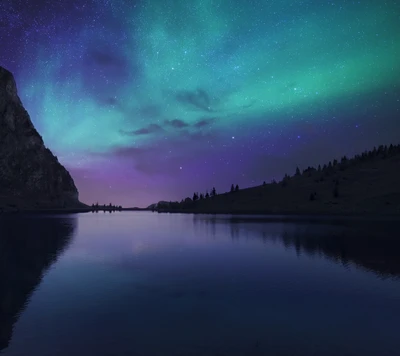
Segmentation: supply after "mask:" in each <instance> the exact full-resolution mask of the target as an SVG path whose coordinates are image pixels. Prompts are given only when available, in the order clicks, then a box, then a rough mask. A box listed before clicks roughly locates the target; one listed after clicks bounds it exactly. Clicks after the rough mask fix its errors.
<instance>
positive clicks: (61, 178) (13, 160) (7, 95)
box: [0, 67, 81, 211]
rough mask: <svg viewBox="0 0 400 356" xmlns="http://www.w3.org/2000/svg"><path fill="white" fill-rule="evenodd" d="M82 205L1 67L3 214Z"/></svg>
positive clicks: (0, 181)
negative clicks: (13, 211) (21, 210)
mask: <svg viewBox="0 0 400 356" xmlns="http://www.w3.org/2000/svg"><path fill="white" fill-rule="evenodd" d="M80 205H81V203H79V200H78V190H77V188H76V186H75V184H74V181H73V179H72V178H71V176H70V174H69V173H68V171H67V170H66V169H65V168H64V167H63V166H62V165H61V164H60V163H59V162H58V160H57V157H55V156H54V155H53V154H52V152H51V151H50V150H49V149H48V148H46V147H45V145H44V142H43V139H42V137H41V136H40V135H39V133H38V132H37V131H36V129H35V127H34V126H33V124H32V122H31V120H30V117H29V114H28V113H27V111H26V110H25V108H24V107H23V105H22V103H21V100H20V98H19V97H18V93H17V86H16V83H15V80H14V77H13V75H12V74H11V73H10V72H9V71H7V70H6V69H4V68H2V67H0V211H1V210H7V209H10V208H11V209H15V208H17V209H40V208H72V207H78V206H80Z"/></svg>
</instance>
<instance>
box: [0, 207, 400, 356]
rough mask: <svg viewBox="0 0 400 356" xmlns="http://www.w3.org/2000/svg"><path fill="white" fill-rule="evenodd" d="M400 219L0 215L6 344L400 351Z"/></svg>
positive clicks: (230, 353) (72, 348)
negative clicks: (397, 220) (398, 220)
mask: <svg viewBox="0 0 400 356" xmlns="http://www.w3.org/2000/svg"><path fill="white" fill-rule="evenodd" d="M399 231H400V224H399V222H396V221H390V220H380V221H371V220H361V219H351V218H348V219H337V218H324V219H322V218H307V219H306V218H280V217H257V216H248V217H245V216H215V215H209V216H207V215H181V214H157V213H149V212H136V213H134V212H121V213H113V214H110V213H102V212H100V213H87V214H77V215H58V216H40V215H36V216H35V215H32V216H18V215H12V216H2V217H0V277H1V280H0V283H1V284H0V355H1V356H17V355H29V356H47V355H48V356H54V355H58V356H64V355H65V356H70V355H78V356H80V355H82V356H83V355H85V356H88V355H96V356H102V355H107V356H108V355H123V356H125V355H135V356H136V355H139V356H141V355H143V356H144V355H146V356H147V355H149V356H150V355H155V356H158V355H165V356H169V355H181V356H191V355H196V356H197V355H199V356H200V355H202V356H205V355H213V356H223V355H225V356H235V355H304V356H306V355H307V356H310V355H324V356H326V355H334V356H337V355H349V356H350V355H362V356H367V355H379V356H383V355H390V356H393V355H399V354H400V240H399V239H400V232H399Z"/></svg>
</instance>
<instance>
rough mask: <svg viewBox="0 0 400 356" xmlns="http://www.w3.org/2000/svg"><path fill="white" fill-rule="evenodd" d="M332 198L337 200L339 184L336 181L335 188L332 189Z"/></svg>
mask: <svg viewBox="0 0 400 356" xmlns="http://www.w3.org/2000/svg"><path fill="white" fill-rule="evenodd" d="M333 197H334V198H339V184H338V181H336V182H335V187H334V188H333Z"/></svg>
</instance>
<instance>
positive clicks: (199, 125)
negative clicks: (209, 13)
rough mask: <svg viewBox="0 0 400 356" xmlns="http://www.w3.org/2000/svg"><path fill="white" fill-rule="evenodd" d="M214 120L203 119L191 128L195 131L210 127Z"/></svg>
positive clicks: (211, 118) (212, 118)
mask: <svg viewBox="0 0 400 356" xmlns="http://www.w3.org/2000/svg"><path fill="white" fill-rule="evenodd" d="M215 120H216V118H214V117H210V118H203V119H201V120H199V121H197V122H196V123H195V124H194V125H193V126H194V127H195V128H197V129H201V128H204V127H207V126H211V125H212V124H213V123H214V122H215Z"/></svg>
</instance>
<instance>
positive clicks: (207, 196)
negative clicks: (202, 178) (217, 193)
mask: <svg viewBox="0 0 400 356" xmlns="http://www.w3.org/2000/svg"><path fill="white" fill-rule="evenodd" d="M209 197H210V194H208V191H207V192H206V199H208V198H209Z"/></svg>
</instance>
